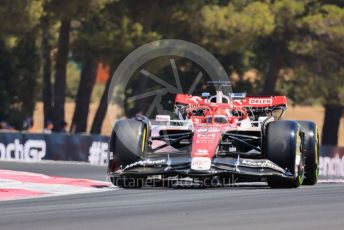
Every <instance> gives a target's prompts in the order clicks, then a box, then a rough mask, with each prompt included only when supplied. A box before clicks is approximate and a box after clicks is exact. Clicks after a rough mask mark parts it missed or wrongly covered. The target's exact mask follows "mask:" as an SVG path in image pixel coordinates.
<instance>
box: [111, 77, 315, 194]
mask: <svg viewBox="0 0 344 230" xmlns="http://www.w3.org/2000/svg"><path fill="white" fill-rule="evenodd" d="M226 84H227V83H226V82H212V85H215V87H216V95H214V96H210V94H209V93H203V94H202V96H191V95H186V94H177V95H176V101H175V113H176V116H177V117H178V119H176V120H171V118H170V116H167V115H157V116H156V119H155V120H149V119H148V118H147V117H145V116H142V115H140V116H136V117H135V118H132V119H126V120H119V121H118V122H117V123H116V124H115V126H114V129H113V133H112V137H111V141H110V151H109V165H108V176H109V177H110V179H111V181H112V182H113V183H114V184H115V185H117V186H120V187H124V188H137V187H141V186H143V185H144V184H147V183H148V182H149V181H150V182H152V180H154V181H162V182H163V181H180V180H183V179H184V180H186V179H188V180H191V181H192V182H195V183H201V184H204V185H209V186H211V185H216V186H219V185H225V184H226V183H233V179H236V180H235V181H266V182H267V183H268V185H269V186H270V187H272V188H296V187H298V186H300V185H301V184H307V185H314V184H315V183H316V182H317V178H318V159H319V154H318V149H319V138H318V130H317V126H316V125H315V123H313V122H311V121H293V120H280V118H281V117H282V115H283V113H284V112H285V110H286V108H287V99H286V97H284V96H268V97H248V96H246V95H245V94H243V93H231V94H228V95H224V93H223V91H222V90H221V89H222V87H223V86H224V85H226ZM185 178H186V179H185Z"/></svg>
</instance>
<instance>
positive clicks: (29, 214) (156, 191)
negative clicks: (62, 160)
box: [0, 162, 344, 230]
mask: <svg viewBox="0 0 344 230" xmlns="http://www.w3.org/2000/svg"><path fill="white" fill-rule="evenodd" d="M0 169H11V170H22V171H30V172H35V173H44V174H48V175H58V176H69V177H76V178H85V177H86V178H91V179H97V180H102V179H104V177H105V168H104V167H96V166H87V165H72V164H55V163H52V164H23V163H8V162H0ZM0 229H1V230H7V229H11V230H16V229H20V230H23V229H26V230H31V229H35V230H36V229H37V230H41V229H42V230H50V229H56V230H57V229H58V230H64V229H67V230H68V229H83V230H86V229H97V230H100V229H116V230H117V229H140V230H144V229H149V230H153V229H195V230H196V229H197V230H199V229H211V230H213V229H226V230H229V229H240V230H245V229H281V230H283V229H288V230H289V229H302V230H303V229H312V230H314V229H326V230H331V229H334V230H341V229H344V185H342V184H319V185H316V186H311V187H309V186H303V187H301V188H300V189H284V190H283V189H269V188H267V187H265V186H251V187H249V186H242V187H231V188H220V189H174V188H144V189H140V190H135V189H131V190H124V189H121V190H116V191H108V192H100V193H93V194H81V195H69V196H60V197H47V198H38V199H26V200H17V201H3V202H0Z"/></svg>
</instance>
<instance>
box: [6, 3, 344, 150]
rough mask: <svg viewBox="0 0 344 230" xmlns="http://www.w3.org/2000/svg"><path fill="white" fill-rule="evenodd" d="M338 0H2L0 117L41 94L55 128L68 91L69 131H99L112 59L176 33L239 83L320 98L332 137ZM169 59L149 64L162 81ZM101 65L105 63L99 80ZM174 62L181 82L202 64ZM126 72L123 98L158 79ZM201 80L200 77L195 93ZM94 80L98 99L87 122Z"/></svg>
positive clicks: (309, 100) (342, 44)
mask: <svg viewBox="0 0 344 230" xmlns="http://www.w3.org/2000/svg"><path fill="white" fill-rule="evenodd" d="M343 7H344V1H341V0H320V1H319V0H302V1H301V0H266V1H260V0H247V1H241V0H176V1H172V0H167V1H166V0H141V1H136V0H85V1H79V0H3V1H2V2H1V6H0V20H1V22H2V23H1V25H0V103H1V106H0V120H6V121H8V122H9V123H10V124H11V125H13V126H15V127H16V128H18V129H20V128H21V125H22V121H23V120H24V119H25V118H27V117H30V116H32V114H33V109H34V106H35V104H36V101H37V100H42V101H43V104H44V123H46V122H47V121H53V122H54V126H55V130H56V131H60V130H61V129H62V128H63V123H64V121H65V110H64V106H65V101H66V99H67V100H75V110H74V114H73V118H72V123H71V128H70V131H71V132H73V133H81V132H87V131H89V132H91V133H100V131H101V127H102V124H103V120H104V117H105V114H106V111H107V101H106V100H107V94H108V90H109V84H110V81H111V76H112V74H113V72H114V71H115V70H116V67H117V66H118V64H119V63H120V62H121V61H122V60H123V59H124V58H125V57H126V56H127V55H128V54H129V53H130V52H131V51H132V50H134V49H135V48H137V47H139V46H140V45H142V44H145V43H147V42H150V41H154V40H158V39H164V38H175V39H183V40H187V41H191V42H194V43H196V44H199V45H201V46H203V47H204V48H206V49H207V50H209V51H210V52H211V53H212V54H214V55H215V56H216V58H217V59H218V60H219V61H220V62H221V63H222V65H223V66H224V67H225V69H226V71H227V72H228V75H229V78H230V80H231V81H232V84H233V86H234V88H235V90H236V91H245V92H247V93H249V94H257V95H270V94H285V95H287V96H288V98H289V99H290V101H291V104H294V105H314V104H320V105H323V106H324V108H325V118H324V126H323V138H322V141H323V144H331V145H336V144H337V143H338V142H337V141H338V132H339V130H338V128H339V122H340V119H341V117H342V115H343V103H344V76H343V75H344V69H343V67H342V66H343V64H344V63H343V58H342V57H343V54H344V9H343ZM170 65H171V63H170V62H169V61H166V60H165V61H160V62H157V63H155V64H154V63H151V64H150V66H154V68H155V69H156V70H155V74H156V75H158V76H162V77H163V78H164V80H166V81H169V80H170V78H171V74H173V73H172V70H171V66H170ZM99 66H109V69H110V70H109V72H110V74H109V75H110V77H109V78H108V79H106V81H105V83H104V84H103V85H101V86H99V85H98V84H96V76H97V73H98V71H99ZM176 66H177V68H178V71H179V72H180V74H181V76H183V77H184V79H185V82H183V83H184V84H185V85H188V84H191V83H192V81H191V80H192V79H193V78H194V76H195V74H197V72H198V71H199V66H197V65H192V64H190V63H187V62H185V61H183V60H179V59H176ZM147 68H148V66H147ZM133 79H134V80H133V81H130V82H129V84H128V86H127V89H126V92H125V95H126V96H125V97H126V98H122V100H124V101H126V99H127V98H128V97H131V96H133V95H137V94H140V93H142V92H145V91H147V90H152V89H154V88H156V87H157V86H156V84H153V83H152V82H151V81H149V79H147V78H146V77H143V76H142V74H141V75H140V74H137V75H135V76H134V77H133ZM137 81H140V84H137V83H136V82H137ZM203 86H204V82H203V81H201V82H200V87H197V90H198V91H197V93H200V92H201V91H202V90H203V88H202V87H203ZM94 89H95V90H96V91H97V92H96V94H97V95H98V98H97V101H99V105H98V108H97V111H96V114H95V117H94V118H93V121H92V125H91V127H90V130H87V127H88V123H89V121H88V120H89V116H88V115H89V106H90V103H91V102H92V95H95V93H93V92H94ZM167 99H168V98H167ZM166 101H169V99H168V100H166ZM149 103H151V101H150V100H141V101H135V102H131V103H124V104H125V107H124V108H122V109H123V110H124V112H125V115H127V116H131V115H133V114H135V113H137V112H140V111H141V112H142V111H143V110H144V109H146V108H147V105H149Z"/></svg>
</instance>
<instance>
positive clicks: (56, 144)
mask: <svg viewBox="0 0 344 230" xmlns="http://www.w3.org/2000/svg"><path fill="white" fill-rule="evenodd" d="M109 139H110V138H109V137H106V136H100V135H70V134H61V133H58V134H34V133H24V132H0V160H6V161H23V162H39V161H41V160H57V161H84V162H90V163H92V164H96V165H105V164H106V163H107V152H108V148H109V146H108V141H109Z"/></svg>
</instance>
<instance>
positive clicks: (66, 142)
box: [0, 132, 344, 182]
mask: <svg viewBox="0 0 344 230" xmlns="http://www.w3.org/2000/svg"><path fill="white" fill-rule="evenodd" d="M109 139H110V138H109V137H107V136H100V135H70V134H61V133H59V134H33V133H22V132H0V160H5V161H23V162H39V161H41V160H57V161H83V162H89V163H91V164H94V165H106V164H107V153H108V148H109V146H108V142H109ZM319 174H320V179H321V180H325V181H333V182H336V181H344V147H333V146H321V147H320V159H319Z"/></svg>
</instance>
